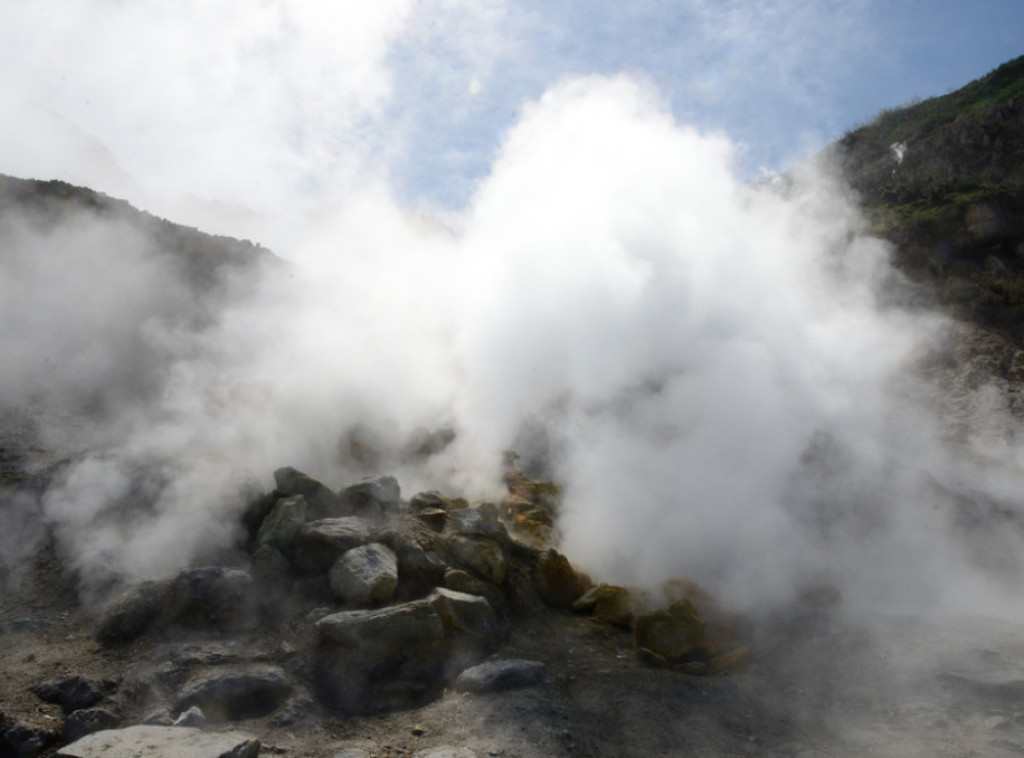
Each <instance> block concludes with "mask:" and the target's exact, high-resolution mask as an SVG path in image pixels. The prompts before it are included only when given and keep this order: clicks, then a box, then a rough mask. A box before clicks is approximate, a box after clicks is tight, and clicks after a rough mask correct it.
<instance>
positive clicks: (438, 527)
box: [416, 508, 448, 532]
mask: <svg viewBox="0 0 1024 758" xmlns="http://www.w3.org/2000/svg"><path fill="white" fill-rule="evenodd" d="M416 518H418V519H419V520H420V521H422V522H423V523H424V524H426V525H427V526H428V527H430V528H431V529H433V530H434V531H435V532H443V531H444V528H445V527H446V526H447V525H448V511H446V510H444V509H443V508H421V509H420V510H418V511H416Z"/></svg>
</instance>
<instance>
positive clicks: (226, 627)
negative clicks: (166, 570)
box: [167, 566, 255, 632]
mask: <svg viewBox="0 0 1024 758" xmlns="http://www.w3.org/2000/svg"><path fill="white" fill-rule="evenodd" d="M252 585H253V582H252V577H251V576H249V573H248V572H246V571H242V570H241V569H234V568H226V567H224V566H204V567H202V568H194V569H187V570H185V571H182V572H181V573H180V574H178V576H176V577H175V578H174V581H173V582H171V587H170V591H169V592H168V595H167V617H168V620H169V621H170V622H171V623H174V624H177V625H179V626H183V627H187V628H190V629H210V630H215V631H219V632H221V631H238V630H240V629H244V628H246V627H247V626H249V625H250V624H251V623H252V622H253V621H254V616H253V612H252V611H253V605H254V599H255V596H254V593H253V591H252Z"/></svg>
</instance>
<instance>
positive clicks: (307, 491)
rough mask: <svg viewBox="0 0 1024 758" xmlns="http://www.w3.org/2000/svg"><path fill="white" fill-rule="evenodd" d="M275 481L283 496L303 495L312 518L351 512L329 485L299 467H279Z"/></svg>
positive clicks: (308, 513) (279, 492)
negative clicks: (299, 469) (303, 471)
mask: <svg viewBox="0 0 1024 758" xmlns="http://www.w3.org/2000/svg"><path fill="white" fill-rule="evenodd" d="M274 483H275V484H276V486H277V493H278V495H280V496H281V497H284V498H289V497H294V496H295V495H302V496H303V497H304V498H305V499H306V503H307V508H308V511H307V516H308V517H309V518H310V519H314V520H316V519H323V518H332V517H336V516H346V515H349V514H350V513H351V512H350V511H347V510H346V509H345V507H344V504H343V503H342V501H341V498H340V497H338V495H336V494H335V493H334V492H332V491H331V489H330V488H329V487H327V485H325V484H323V483H321V482H318V481H317V480H316V479H314V478H313V477H311V476H309V475H308V474H304V473H302V472H301V471H298V470H297V469H294V468H291V467H286V468H279V469H278V470H277V471H275V472H274Z"/></svg>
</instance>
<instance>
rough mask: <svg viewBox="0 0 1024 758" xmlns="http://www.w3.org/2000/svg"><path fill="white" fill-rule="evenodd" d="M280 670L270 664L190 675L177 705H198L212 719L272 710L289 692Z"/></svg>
mask: <svg viewBox="0 0 1024 758" xmlns="http://www.w3.org/2000/svg"><path fill="white" fill-rule="evenodd" d="M291 690H292V685H291V682H289V681H288V678H287V677H286V676H285V674H284V672H283V671H281V669H279V668H276V667H272V666H261V667H256V666H252V667H247V668H242V669H238V670H234V671H228V672H223V671H216V672H215V673H211V674H203V675H200V676H199V677H196V678H193V679H192V680H191V681H189V682H188V683H187V684H186V685H185V687H184V688H183V689H182V690H181V692H180V693H179V694H178V698H177V704H176V707H177V708H178V709H179V710H186V709H188V708H190V707H192V706H193V705H196V706H199V707H200V708H201V709H202V710H203V713H205V714H206V715H207V717H208V718H210V719H212V720H215V721H236V720H238V719H245V718H258V717H260V716H265V715H267V714H268V713H271V712H273V711H274V710H276V709H277V707H278V706H280V705H281V704H282V703H283V702H284V701H285V699H286V698H287V697H288V695H289V694H290V693H291Z"/></svg>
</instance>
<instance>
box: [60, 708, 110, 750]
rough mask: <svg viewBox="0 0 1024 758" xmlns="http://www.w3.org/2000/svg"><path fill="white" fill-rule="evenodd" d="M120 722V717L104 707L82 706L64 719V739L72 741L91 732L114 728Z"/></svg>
mask: <svg viewBox="0 0 1024 758" xmlns="http://www.w3.org/2000/svg"><path fill="white" fill-rule="evenodd" d="M120 723H121V717H120V716H118V715H117V714H116V713H114V712H113V711H108V710H107V709H106V708H82V709H81V710H77V711H74V712H72V713H69V714H68V717H67V718H66V719H64V739H65V740H67V741H68V742H74V741H75V740H78V739H81V738H82V737H85V736H86V735H87V734H92V733H93V732H99V731H101V730H103V729H114V728H115V727H117V726H118V725H120Z"/></svg>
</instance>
